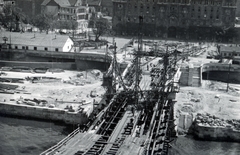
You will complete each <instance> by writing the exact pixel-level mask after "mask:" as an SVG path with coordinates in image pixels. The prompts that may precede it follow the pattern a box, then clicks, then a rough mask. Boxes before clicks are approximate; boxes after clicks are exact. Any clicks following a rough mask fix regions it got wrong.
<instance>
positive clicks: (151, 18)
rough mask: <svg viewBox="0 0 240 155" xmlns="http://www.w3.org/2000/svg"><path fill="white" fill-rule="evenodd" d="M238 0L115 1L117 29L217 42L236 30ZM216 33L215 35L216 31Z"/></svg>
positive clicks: (114, 22) (114, 11)
mask: <svg viewBox="0 0 240 155" xmlns="http://www.w3.org/2000/svg"><path fill="white" fill-rule="evenodd" d="M236 1H237V0H113V20H112V21H113V29H114V30H115V31H116V32H117V33H119V34H137V30H138V23H139V20H138V17H139V16H143V26H142V32H143V34H144V35H151V36H153V35H155V36H161V37H177V38H178V37H183V36H184V37H186V38H189V37H195V38H198V39H206V38H208V39H213V38H212V36H213V35H214V34H216V35H217V34H222V33H225V31H226V30H229V29H230V28H233V27H234V24H235V12H236ZM213 30H214V31H213Z"/></svg>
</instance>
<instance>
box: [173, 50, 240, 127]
mask: <svg viewBox="0 0 240 155" xmlns="http://www.w3.org/2000/svg"><path fill="white" fill-rule="evenodd" d="M209 53H211V54H212V55H215V54H217V53H216V48H215V46H209V47H208V48H207V49H206V51H205V52H204V53H202V54H201V55H199V56H198V57H189V61H188V62H186V61H185V62H183V63H181V64H179V65H180V66H188V65H189V64H193V65H194V66H199V65H200V64H202V63H209V62H217V60H214V59H206V56H207V55H209ZM176 100H177V102H176V104H175V108H174V110H175V116H176V121H177V124H179V121H180V116H181V115H186V114H187V115H190V116H193V118H194V117H195V116H196V114H197V113H203V114H206V113H209V114H211V115H215V116H216V117H219V118H220V119H240V85H238V84H231V83H230V84H229V89H228V91H227V83H224V82H217V81H210V80H203V81H202V86H201V87H191V86H180V92H179V93H177V95H176ZM180 130H181V128H180Z"/></svg>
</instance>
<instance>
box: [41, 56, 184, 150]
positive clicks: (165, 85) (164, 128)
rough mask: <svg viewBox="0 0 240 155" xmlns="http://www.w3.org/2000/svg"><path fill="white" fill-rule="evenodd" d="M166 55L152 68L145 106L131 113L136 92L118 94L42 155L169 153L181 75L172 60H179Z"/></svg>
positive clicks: (145, 92)
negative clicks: (176, 84)
mask: <svg viewBox="0 0 240 155" xmlns="http://www.w3.org/2000/svg"><path fill="white" fill-rule="evenodd" d="M165 58H166V59H167V60H166V61H163V62H164V63H163V64H161V63H159V64H158V65H159V66H158V67H155V68H153V69H152V71H150V76H151V82H150V83H151V84H150V88H151V89H150V90H145V91H144V90H142V92H141V93H143V94H145V95H143V96H145V97H144V99H145V104H142V105H145V107H144V108H142V109H140V110H139V111H136V112H135V114H132V112H133V111H132V112H130V110H129V109H131V108H129V106H132V105H134V103H135V99H134V95H135V93H134V91H121V92H119V93H116V94H115V95H114V97H113V98H112V100H111V102H110V103H109V105H108V106H107V107H105V108H104V109H103V110H102V111H101V112H100V113H99V114H98V115H97V116H96V117H95V118H96V119H95V120H94V121H93V122H92V123H91V124H90V125H88V126H87V128H85V130H82V131H81V132H79V131H80V130H77V132H78V133H77V134H71V135H70V136H68V137H70V138H67V139H66V140H65V141H63V142H61V143H59V144H60V145H61V146H54V147H52V149H49V150H47V151H45V152H43V153H42V154H41V155H43V154H48V155H50V154H56V153H60V154H64V155H71V154H73V155H94V154H102V155H114V154H129V155H134V154H142V155H145V154H147V155H154V154H162V155H163V154H167V152H168V148H169V143H170V142H171V133H172V130H173V129H174V124H173V106H174V102H175V101H174V100H173V99H174V94H175V93H177V92H178V88H177V87H175V82H178V80H179V77H180V76H179V75H178V76H177V78H176V75H177V72H179V69H176V63H171V62H172V61H175V62H176V60H178V59H176V58H175V57H165ZM148 75H149V74H148ZM133 78H134V77H133ZM176 79H177V80H176ZM172 96H173V97H172ZM72 135H73V136H72ZM126 145H129V146H128V147H126Z"/></svg>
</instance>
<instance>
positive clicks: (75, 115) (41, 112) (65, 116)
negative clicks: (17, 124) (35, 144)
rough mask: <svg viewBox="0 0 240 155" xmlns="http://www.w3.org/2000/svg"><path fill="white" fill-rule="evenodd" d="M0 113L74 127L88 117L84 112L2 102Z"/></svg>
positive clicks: (0, 103)
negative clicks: (62, 123)
mask: <svg viewBox="0 0 240 155" xmlns="http://www.w3.org/2000/svg"><path fill="white" fill-rule="evenodd" d="M0 113H1V115H8V116H20V117H25V118H33V119H42V120H51V121H58V122H64V123H66V124H74V125H77V124H79V125H81V124H84V123H86V122H87V121H88V116H87V114H86V113H84V112H69V111H66V110H61V109H56V108H47V107H36V106H30V105H19V104H10V103H3V102H0Z"/></svg>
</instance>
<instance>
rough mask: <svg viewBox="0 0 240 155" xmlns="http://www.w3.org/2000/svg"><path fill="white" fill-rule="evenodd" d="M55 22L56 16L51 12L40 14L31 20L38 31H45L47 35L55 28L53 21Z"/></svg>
mask: <svg viewBox="0 0 240 155" xmlns="http://www.w3.org/2000/svg"><path fill="white" fill-rule="evenodd" d="M56 20H57V15H56V14H53V13H51V12H48V13H42V14H39V15H37V16H36V17H35V18H34V19H33V25H34V26H36V27H38V28H39V30H40V31H42V30H45V31H46V33H48V31H49V30H53V29H54V28H55V24H54V23H55V21H56Z"/></svg>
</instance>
